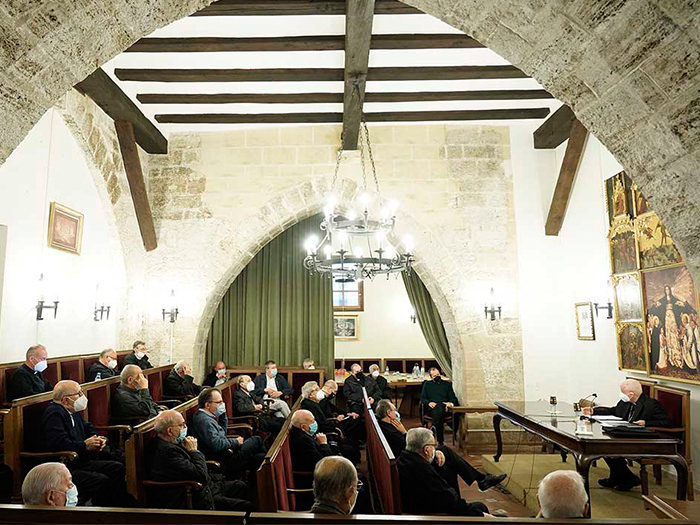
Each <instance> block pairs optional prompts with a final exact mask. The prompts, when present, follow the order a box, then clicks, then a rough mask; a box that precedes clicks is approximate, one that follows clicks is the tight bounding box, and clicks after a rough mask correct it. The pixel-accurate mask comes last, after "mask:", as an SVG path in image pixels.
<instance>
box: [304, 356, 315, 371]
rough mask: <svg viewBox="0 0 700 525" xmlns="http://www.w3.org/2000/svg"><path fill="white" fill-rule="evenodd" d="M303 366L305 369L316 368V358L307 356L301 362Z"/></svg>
mask: <svg viewBox="0 0 700 525" xmlns="http://www.w3.org/2000/svg"><path fill="white" fill-rule="evenodd" d="M301 366H302V368H303V369H304V370H315V369H316V365H314V360H313V359H311V358H310V357H307V358H306V359H304V361H303V362H302V363H301Z"/></svg>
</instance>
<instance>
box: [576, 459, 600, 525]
mask: <svg viewBox="0 0 700 525" xmlns="http://www.w3.org/2000/svg"><path fill="white" fill-rule="evenodd" d="M574 457H575V458H576V471H577V472H578V473H579V474H581V477H582V478H583V486H584V487H585V488H586V494H588V511H587V512H586V516H584V517H586V518H590V517H591V486H590V484H589V482H588V473H589V471H590V470H591V463H592V462H593V460H594V459H595V458H593V457H590V456H578V455H576V454H574Z"/></svg>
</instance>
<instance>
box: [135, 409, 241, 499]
mask: <svg viewBox="0 0 700 525" xmlns="http://www.w3.org/2000/svg"><path fill="white" fill-rule="evenodd" d="M155 431H156V433H157V434H158V435H157V437H155V438H154V439H153V440H152V441H151V442H150V443H149V444H148V447H147V454H146V458H147V460H148V464H147V471H148V476H149V479H152V480H154V481H164V482H168V481H187V480H192V481H198V482H199V483H201V484H202V485H203V488H202V490H201V491H199V492H195V494H194V502H193V506H194V507H195V508H196V509H202V510H239V511H243V512H245V511H249V510H252V504H251V503H250V501H249V500H248V499H247V492H248V488H247V486H246V484H245V483H244V482H242V481H225V480H224V479H223V478H222V477H221V476H220V475H217V474H210V473H209V471H208V470H207V463H206V458H205V457H204V454H202V452H200V451H199V450H198V449H197V440H196V439H194V438H193V437H191V436H188V435H187V425H186V424H185V420H184V418H183V417H182V414H180V413H179V412H177V411H175V410H164V411H163V412H161V413H160V414H159V415H158V419H157V420H156V423H155ZM151 506H152V507H159V508H183V507H184V506H185V488H184V487H168V488H159V489H158V490H154V491H153V494H152V499H151Z"/></svg>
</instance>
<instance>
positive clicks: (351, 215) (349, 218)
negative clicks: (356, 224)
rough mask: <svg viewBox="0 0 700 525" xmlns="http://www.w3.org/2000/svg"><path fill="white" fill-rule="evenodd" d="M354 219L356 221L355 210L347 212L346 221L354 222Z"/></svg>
mask: <svg viewBox="0 0 700 525" xmlns="http://www.w3.org/2000/svg"><path fill="white" fill-rule="evenodd" d="M355 219H357V213H355V210H349V211H348V220H349V221H354V220H355Z"/></svg>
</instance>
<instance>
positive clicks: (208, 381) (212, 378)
mask: <svg viewBox="0 0 700 525" xmlns="http://www.w3.org/2000/svg"><path fill="white" fill-rule="evenodd" d="M221 379H223V380H224V381H227V380H228V376H226V375H225V376H224V377H222V378H221ZM218 380H219V376H218V374H217V373H216V370H212V371H211V372H209V373H208V374H207V377H205V378H204V381H202V386H203V387H204V386H208V387H215V386H216V382H217V381H218ZM219 384H221V383H219Z"/></svg>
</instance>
